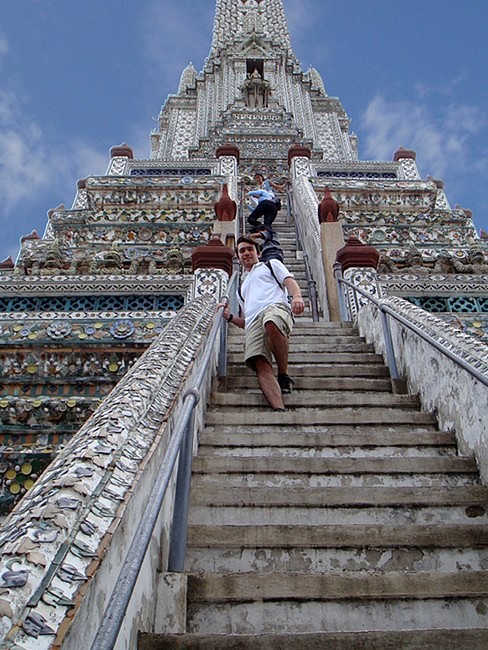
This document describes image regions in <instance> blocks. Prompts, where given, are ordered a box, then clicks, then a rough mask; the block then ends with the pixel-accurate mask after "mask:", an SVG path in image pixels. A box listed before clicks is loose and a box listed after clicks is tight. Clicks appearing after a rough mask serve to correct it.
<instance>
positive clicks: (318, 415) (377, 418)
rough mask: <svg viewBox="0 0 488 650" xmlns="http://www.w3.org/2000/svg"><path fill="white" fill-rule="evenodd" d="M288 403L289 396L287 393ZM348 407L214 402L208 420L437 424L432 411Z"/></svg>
mask: <svg viewBox="0 0 488 650" xmlns="http://www.w3.org/2000/svg"><path fill="white" fill-rule="evenodd" d="M285 404H286V397H285ZM254 408H255V409H257V408H259V407H257V406H256V407H254ZM348 409H349V410H346V408H344V409H341V408H335V407H330V408H325V409H319V408H307V407H306V406H302V407H300V406H298V407H296V408H293V409H287V410H286V411H284V412H282V413H275V412H274V411H271V410H270V409H269V407H267V406H263V407H262V408H260V410H259V411H258V410H250V408H249V407H237V406H236V407H234V408H232V409H230V408H229V407H226V406H221V407H216V406H210V407H209V409H208V411H207V419H206V423H207V424H211V425H214V424H222V419H223V417H226V416H227V417H232V418H233V420H232V421H233V424H234V425H239V424H246V425H248V426H263V425H267V424H271V425H277V424H280V425H297V426H302V425H312V424H313V425H315V426H317V425H324V424H325V425H327V424H362V425H364V424H379V425H385V424H388V423H392V424H400V423H405V424H412V425H414V424H434V423H436V418H435V416H434V415H433V414H431V413H424V412H422V411H415V410H410V409H395V408H384V409H379V408H377V407H374V406H372V407H370V408H367V409H366V408H363V409H359V408H357V407H352V406H351V407H348Z"/></svg>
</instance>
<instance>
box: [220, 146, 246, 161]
mask: <svg viewBox="0 0 488 650" xmlns="http://www.w3.org/2000/svg"><path fill="white" fill-rule="evenodd" d="M215 155H216V156H217V158H221V157H222V156H234V158H237V162H239V156H240V152H239V149H238V148H237V147H236V146H235V145H234V144H231V143H230V142H226V143H225V144H222V145H221V146H220V147H217V149H216V151H215Z"/></svg>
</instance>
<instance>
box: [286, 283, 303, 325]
mask: <svg viewBox="0 0 488 650" xmlns="http://www.w3.org/2000/svg"><path fill="white" fill-rule="evenodd" d="M283 284H284V285H285V287H286V288H287V290H288V293H289V294H290V296H291V311H292V313H293V314H295V315H296V316H298V315H299V314H302V313H303V310H304V309H305V303H304V302H303V298H302V292H301V290H300V287H299V286H298V283H297V281H296V280H295V278H292V277H290V276H288V277H287V278H285V279H284V280H283Z"/></svg>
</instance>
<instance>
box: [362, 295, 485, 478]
mask: <svg viewBox="0 0 488 650" xmlns="http://www.w3.org/2000/svg"><path fill="white" fill-rule="evenodd" d="M397 303H398V304H400V301H398V299H397V301H396V303H395V306H396V307H398V304H397ZM404 315H408V317H409V318H410V319H411V320H412V322H414V324H415V319H416V318H417V319H418V318H420V316H419V315H418V311H417V310H416V311H415V312H412V313H410V312H409V308H408V305H406V306H405V314H404ZM389 321H390V326H391V331H392V338H393V345H394V349H395V355H396V362H397V365H398V367H399V371H400V374H402V375H404V376H405V377H406V378H407V381H408V387H409V392H411V393H413V394H418V395H419V396H420V399H421V402H422V408H423V409H424V410H425V411H428V412H436V413H437V417H438V420H439V427H440V428H441V429H443V430H445V431H454V432H455V433H456V437H457V440H458V444H459V451H460V453H461V454H463V455H474V456H475V458H476V460H477V463H478V467H479V471H480V474H481V477H482V480H483V482H484V483H485V484H486V483H488V416H487V413H488V387H487V386H485V385H483V384H482V383H481V382H480V381H478V380H477V379H475V378H474V377H473V376H472V375H470V374H469V373H468V371H467V370H464V369H463V368H462V367H460V366H459V365H457V364H456V363H455V362H454V361H452V360H451V359H449V358H448V357H446V356H445V355H443V354H442V353H441V352H439V351H437V350H436V349H435V348H434V347H432V346H431V345H430V344H429V343H428V342H426V341H424V340H423V339H422V338H420V337H419V336H417V335H415V334H414V333H413V332H411V331H410V330H409V329H408V328H407V327H406V326H404V325H401V324H400V323H398V322H397V321H396V320H394V319H393V318H390V319H389ZM358 324H359V328H360V331H361V333H362V334H364V336H365V337H366V339H367V340H368V341H371V342H373V343H374V344H375V348H376V350H378V351H383V350H384V343H383V335H382V330H381V325H380V322H379V314H378V310H377V309H376V308H375V307H372V306H368V307H364V308H363V309H361V310H360V312H359V315H358ZM416 324H417V325H419V326H420V327H421V328H422V327H423V328H424V329H425V330H426V331H427V332H429V330H430V333H431V334H432V335H433V336H441V335H442V336H448V334H446V327H445V323H444V322H443V321H441V320H440V319H436V318H435V316H433V315H432V314H429V315H428V318H427V315H426V318H425V322H423V320H420V321H419V322H418V323H416ZM436 329H437V331H436ZM451 344H452V347H453V351H454V352H457V354H458V355H459V356H461V357H465V356H466V351H467V349H468V350H469V348H468V346H463V345H462V341H461V340H460V343H459V347H458V349H457V350H456V340H455V337H452V341H451ZM473 344H476V342H474V341H473ZM477 345H478V347H479V346H481V347H483V348H486V346H482V344H477ZM481 357H483V358H484V364H485V365H486V362H487V361H488V350H486V351H485V352H483V353H481V352H478V361H480V362H482V361H483V358H481ZM461 405H462V406H461Z"/></svg>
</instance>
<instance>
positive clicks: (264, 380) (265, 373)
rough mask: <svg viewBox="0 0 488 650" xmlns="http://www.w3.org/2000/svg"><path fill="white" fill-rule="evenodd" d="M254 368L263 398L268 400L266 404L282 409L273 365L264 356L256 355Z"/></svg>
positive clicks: (281, 398) (281, 399)
mask: <svg viewBox="0 0 488 650" xmlns="http://www.w3.org/2000/svg"><path fill="white" fill-rule="evenodd" d="M255 368H256V374H257V377H258V382H259V387H260V388H261V390H262V391H263V395H264V396H265V398H266V399H267V400H268V404H269V405H270V406H271V408H273V409H284V408H285V405H284V403H283V397H282V395H281V388H280V385H279V384H278V381H277V379H276V377H275V376H274V372H273V366H272V365H271V364H270V363H269V361H268V360H267V359H266V357H256V358H255Z"/></svg>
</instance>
